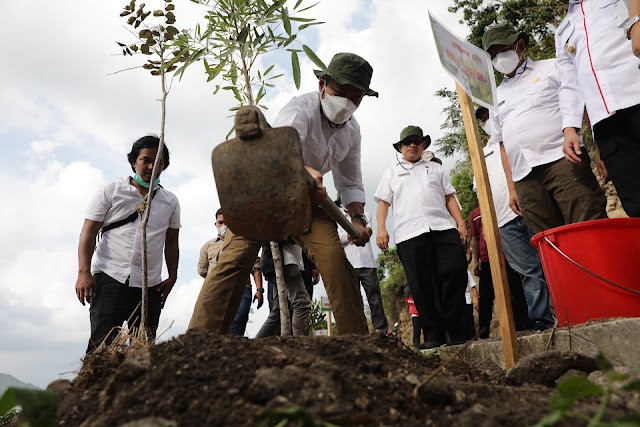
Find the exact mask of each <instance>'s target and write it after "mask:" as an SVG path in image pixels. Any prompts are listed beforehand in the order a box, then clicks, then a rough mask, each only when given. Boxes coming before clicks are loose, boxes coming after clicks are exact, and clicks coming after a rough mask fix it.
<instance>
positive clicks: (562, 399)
mask: <svg viewBox="0 0 640 427" xmlns="http://www.w3.org/2000/svg"><path fill="white" fill-rule="evenodd" d="M603 393H604V389H603V388H602V387H600V386H599V385H597V384H594V383H592V382H591V381H589V380H588V379H587V378H585V377H580V376H571V377H568V378H566V379H565V380H564V381H562V382H561V383H560V384H558V387H556V391H555V393H554V395H553V398H552V399H551V409H552V410H560V411H568V410H569V409H571V407H572V406H573V404H574V403H575V402H576V400H578V399H582V398H584V397H589V396H599V395H600V396H601V395H602V394H603Z"/></svg>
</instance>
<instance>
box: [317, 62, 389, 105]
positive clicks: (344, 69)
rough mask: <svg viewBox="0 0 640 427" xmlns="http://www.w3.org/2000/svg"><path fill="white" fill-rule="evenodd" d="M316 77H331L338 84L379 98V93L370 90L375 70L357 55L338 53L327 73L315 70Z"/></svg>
mask: <svg viewBox="0 0 640 427" xmlns="http://www.w3.org/2000/svg"><path fill="white" fill-rule="evenodd" d="M313 72H314V73H315V75H316V77H318V78H320V77H324V76H329V77H330V78H331V79H332V80H335V81H336V82H337V83H338V84H341V85H345V84H349V85H351V86H353V87H355V88H358V89H360V90H361V91H363V92H364V93H365V95H369V96H378V92H376V91H375V90H371V89H369V83H371V76H372V75H373V68H371V65H369V63H368V62H367V61H366V60H365V59H364V58H362V57H360V56H358V55H356V54H355V53H344V52H343V53H336V54H335V55H334V56H333V58H331V62H330V63H329V66H328V67H327V70H326V71H322V70H313Z"/></svg>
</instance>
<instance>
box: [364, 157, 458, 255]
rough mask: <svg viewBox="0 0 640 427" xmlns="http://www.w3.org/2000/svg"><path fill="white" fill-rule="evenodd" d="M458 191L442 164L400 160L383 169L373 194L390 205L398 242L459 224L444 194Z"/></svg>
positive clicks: (376, 198) (375, 198) (375, 197)
mask: <svg viewBox="0 0 640 427" xmlns="http://www.w3.org/2000/svg"><path fill="white" fill-rule="evenodd" d="M455 192H456V190H455V188H453V185H451V181H450V180H449V175H448V174H447V173H446V172H445V171H444V169H443V168H442V166H441V165H440V164H438V163H436V162H426V161H424V160H422V159H421V160H419V161H417V162H416V163H409V162H405V161H404V160H401V161H400V163H397V164H396V165H394V166H392V167H390V168H389V169H387V170H386V171H385V172H384V175H382V179H381V180H380V184H379V185H378V189H377V190H376V193H375V195H374V197H373V198H374V200H375V201H376V203H378V201H380V200H382V201H385V202H387V203H389V204H390V205H391V209H392V211H393V232H394V236H395V240H396V244H398V243H402V242H404V241H406V240H409V239H412V238H414V237H417V236H420V235H421V234H424V233H428V232H429V231H431V230H436V231H438V230H449V229H451V228H456V222H455V221H454V219H453V218H452V217H451V214H450V213H449V211H448V210H447V207H446V205H445V196H447V195H449V194H454V193H455Z"/></svg>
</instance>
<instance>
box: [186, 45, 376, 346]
mask: <svg viewBox="0 0 640 427" xmlns="http://www.w3.org/2000/svg"><path fill="white" fill-rule="evenodd" d="M315 74H316V76H317V77H318V79H319V92H310V93H307V94H305V95H302V96H299V97H294V98H293V99H292V100H291V101H289V103H288V104H287V105H285V107H284V108H283V109H282V110H281V111H280V113H279V114H278V117H277V118H276V121H275V123H274V127H280V126H291V127H293V128H294V129H295V130H296V131H297V132H298V134H299V136H300V140H301V145H302V156H303V160H304V164H305V167H306V168H307V170H308V171H309V173H310V174H311V176H312V177H313V178H314V179H315V183H316V190H315V191H314V192H312V193H311V194H310V197H311V202H312V211H311V226H310V228H309V231H308V232H306V233H304V234H301V235H298V236H293V238H294V240H295V241H296V242H297V243H298V244H299V245H300V246H301V247H302V248H303V249H304V251H305V252H306V253H307V254H308V255H309V257H310V258H311V259H312V260H313V261H314V262H315V263H316V265H317V267H318V270H319V271H320V274H321V275H322V278H323V282H324V285H325V288H326V290H327V295H328V296H329V299H330V301H331V304H332V308H333V312H334V315H335V317H336V324H337V327H338V332H339V333H341V334H366V333H367V323H366V319H365V316H364V307H363V303H362V297H361V296H360V289H359V286H358V281H357V277H356V272H355V270H354V269H353V267H352V266H351V264H350V263H349V261H348V260H347V258H346V256H345V253H344V250H343V249H342V245H341V243H340V239H339V238H338V233H337V228H336V223H335V222H334V221H333V220H332V219H331V218H330V217H329V215H327V214H326V213H325V212H324V211H323V210H322V209H320V208H319V207H318V203H319V202H320V201H321V200H322V199H326V197H327V194H326V189H325V188H324V186H323V185H322V175H323V174H325V173H327V172H329V171H332V173H333V180H334V183H335V186H336V189H337V191H338V195H339V196H340V197H341V199H342V201H343V203H344V205H345V207H346V209H347V211H348V213H349V216H350V217H351V220H352V223H353V225H354V227H355V228H356V230H357V231H358V237H357V238H354V239H353V243H354V244H356V245H358V246H363V245H365V244H366V243H367V242H368V241H369V234H368V233H367V231H366V225H367V224H366V219H365V216H364V201H365V194H364V186H363V184H362V172H361V167H360V144H361V136H360V126H359V125H358V122H357V121H356V119H355V118H354V117H353V116H352V115H353V113H354V111H355V110H356V109H357V108H358V106H359V105H360V103H361V102H362V99H363V98H364V96H365V95H368V96H376V97H377V96H378V93H377V92H375V91H373V90H371V89H370V88H369V83H370V82H371V76H372V74H373V68H372V67H371V65H369V63H368V62H367V61H366V60H364V59H363V58H361V57H360V56H358V55H355V54H352V53H338V54H336V55H335V56H334V57H333V58H332V60H331V62H330V63H329V66H328V67H327V69H326V71H319V70H316V71H315ZM261 244H262V242H260V241H254V240H249V239H245V238H243V237H241V236H238V235H236V234H234V233H233V232H232V231H231V230H229V231H227V236H226V238H225V243H224V248H223V249H224V250H223V251H222V254H221V256H220V259H219V260H218V266H217V268H216V269H214V270H213V271H211V273H210V274H209V275H208V276H207V278H206V280H205V282H204V285H203V286H202V289H201V291H200V294H199V296H198V299H197V301H196V305H195V308H194V312H193V316H192V318H191V322H190V324H189V329H196V328H206V329H210V330H214V331H218V332H220V333H228V331H229V327H230V325H231V322H232V320H233V317H234V315H235V313H236V311H237V309H238V306H239V304H240V300H241V298H242V291H243V287H244V285H245V282H246V279H247V277H248V275H249V273H250V271H251V267H252V265H253V262H254V260H255V258H256V256H257V255H258V251H259V249H260V246H261Z"/></svg>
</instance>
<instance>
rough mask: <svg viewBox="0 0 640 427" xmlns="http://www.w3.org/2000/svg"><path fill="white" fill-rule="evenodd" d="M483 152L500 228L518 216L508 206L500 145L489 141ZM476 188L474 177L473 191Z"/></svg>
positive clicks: (507, 189) (507, 192) (506, 185)
mask: <svg viewBox="0 0 640 427" xmlns="http://www.w3.org/2000/svg"><path fill="white" fill-rule="evenodd" d="M483 151H484V162H485V163H486V165H487V175H488V176H489V185H491V196H492V197H493V206H494V207H495V209H496V219H497V220H498V227H502V226H503V225H505V224H507V223H508V222H510V221H512V220H513V219H514V218H515V217H517V216H518V215H517V214H516V213H515V212H514V211H513V209H511V206H509V201H510V199H509V186H508V184H507V175H505V173H504V168H503V167H502V159H501V157H500V145H499V144H497V143H495V142H491V141H489V143H488V144H487V145H486V146H485V147H484V149H483ZM476 188H477V187H476V178H475V177H474V178H473V190H474V191H476Z"/></svg>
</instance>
